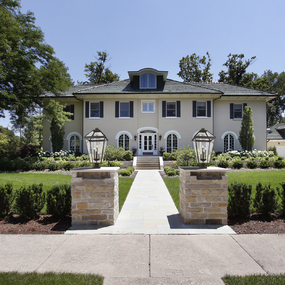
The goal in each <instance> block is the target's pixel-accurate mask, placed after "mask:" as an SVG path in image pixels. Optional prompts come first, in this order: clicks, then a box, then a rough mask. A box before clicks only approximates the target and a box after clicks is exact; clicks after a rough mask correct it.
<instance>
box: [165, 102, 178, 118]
mask: <svg viewBox="0 0 285 285" xmlns="http://www.w3.org/2000/svg"><path fill="white" fill-rule="evenodd" d="M167 103H174V104H175V116H167ZM165 111H166V117H165V118H168V119H177V118H178V117H177V103H176V102H172V101H169V102H168V101H166V110H165Z"/></svg>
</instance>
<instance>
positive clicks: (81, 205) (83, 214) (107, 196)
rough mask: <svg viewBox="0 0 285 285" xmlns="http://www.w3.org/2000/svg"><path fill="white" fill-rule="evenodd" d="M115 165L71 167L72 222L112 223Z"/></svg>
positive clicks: (116, 207)
mask: <svg viewBox="0 0 285 285" xmlns="http://www.w3.org/2000/svg"><path fill="white" fill-rule="evenodd" d="M118 170H119V167H102V168H99V169H94V168H81V169H74V170H72V178H71V199H72V210H71V215H72V226H75V225H114V224H115V222H116V220H117V217H118V215H119V182H118Z"/></svg>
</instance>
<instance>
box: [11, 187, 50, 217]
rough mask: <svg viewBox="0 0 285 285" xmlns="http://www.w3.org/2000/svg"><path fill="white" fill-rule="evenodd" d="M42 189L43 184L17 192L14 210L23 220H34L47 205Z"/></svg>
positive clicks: (22, 188)
mask: <svg viewBox="0 0 285 285" xmlns="http://www.w3.org/2000/svg"><path fill="white" fill-rule="evenodd" d="M42 187H43V185H42V184H39V185H35V184H33V185H32V186H28V187H26V186H23V187H21V188H20V189H18V190H16V193H15V204H14V209H15V211H16V212H17V213H18V214H19V215H20V216H21V217H22V218H23V219H33V218H35V217H36V216H37V214H38V213H39V212H40V211H41V210H42V208H43V206H44V203H45V193H43V191H42Z"/></svg>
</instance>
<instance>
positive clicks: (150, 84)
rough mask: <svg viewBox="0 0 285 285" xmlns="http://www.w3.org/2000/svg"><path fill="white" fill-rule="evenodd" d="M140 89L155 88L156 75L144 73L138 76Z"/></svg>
mask: <svg viewBox="0 0 285 285" xmlns="http://www.w3.org/2000/svg"><path fill="white" fill-rule="evenodd" d="M140 89H156V76H155V75H154V74H152V73H144V74H142V75H141V76H140Z"/></svg>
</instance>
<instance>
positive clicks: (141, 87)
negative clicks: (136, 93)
mask: <svg viewBox="0 0 285 285" xmlns="http://www.w3.org/2000/svg"><path fill="white" fill-rule="evenodd" d="M150 74H152V75H153V76H154V78H155V87H149V75H150ZM143 75H147V79H146V81H147V84H146V85H147V87H143V86H142V85H141V82H142V81H141V76H143ZM156 88H157V77H156V75H155V74H153V73H150V72H148V73H143V74H141V75H140V89H156Z"/></svg>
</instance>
